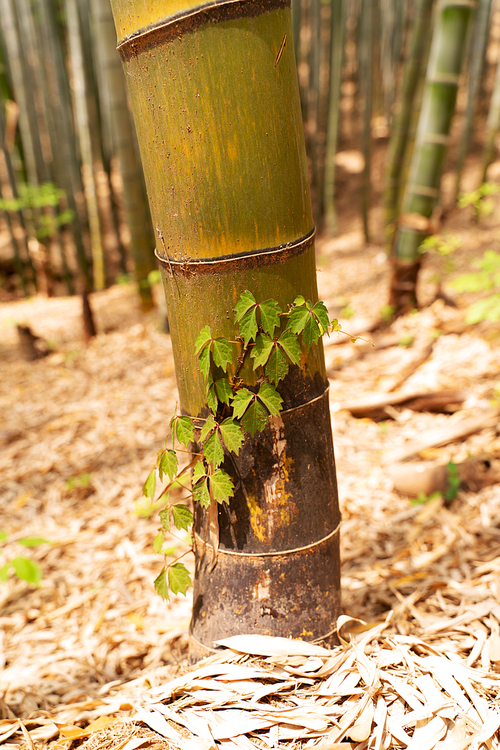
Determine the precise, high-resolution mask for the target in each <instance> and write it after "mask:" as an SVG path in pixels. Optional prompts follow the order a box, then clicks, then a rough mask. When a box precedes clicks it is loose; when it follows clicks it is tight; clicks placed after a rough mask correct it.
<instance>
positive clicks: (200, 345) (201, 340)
mask: <svg viewBox="0 0 500 750" xmlns="http://www.w3.org/2000/svg"><path fill="white" fill-rule="evenodd" d="M211 341H212V332H211V330H210V326H204V327H203V328H202V329H201V331H200V332H199V334H198V338H197V339H196V341H195V344H194V347H195V352H196V354H198V353H199V352H201V350H202V349H204V347H206V345H207V344H208V343H209V342H211Z"/></svg>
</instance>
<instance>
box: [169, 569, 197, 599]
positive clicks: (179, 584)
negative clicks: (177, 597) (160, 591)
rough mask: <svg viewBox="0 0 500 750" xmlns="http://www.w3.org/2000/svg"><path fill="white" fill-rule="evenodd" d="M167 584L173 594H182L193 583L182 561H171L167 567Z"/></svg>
mask: <svg viewBox="0 0 500 750" xmlns="http://www.w3.org/2000/svg"><path fill="white" fill-rule="evenodd" d="M168 585H169V586H170V588H171V590H172V592H173V593H174V594H184V596H185V595H186V591H187V590H188V588H189V587H190V586H192V585H193V584H192V583H191V576H190V575H189V571H188V569H187V568H186V566H185V565H183V563H179V562H178V563H172V565H170V567H169V569H168Z"/></svg>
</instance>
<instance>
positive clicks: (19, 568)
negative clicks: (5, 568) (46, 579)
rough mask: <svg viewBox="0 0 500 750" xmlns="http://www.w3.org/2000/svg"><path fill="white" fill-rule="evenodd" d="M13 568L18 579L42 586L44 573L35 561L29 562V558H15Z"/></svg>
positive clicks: (12, 561) (12, 562)
mask: <svg viewBox="0 0 500 750" xmlns="http://www.w3.org/2000/svg"><path fill="white" fill-rule="evenodd" d="M11 564H12V567H13V568H14V572H15V574H16V576H17V577H18V578H20V579H21V580H22V581H27V583H33V584H34V585H35V586H39V585H40V581H41V580H42V571H41V569H40V566H39V565H38V563H36V562H35V561H34V560H28V558H27V557H14V559H13V560H11Z"/></svg>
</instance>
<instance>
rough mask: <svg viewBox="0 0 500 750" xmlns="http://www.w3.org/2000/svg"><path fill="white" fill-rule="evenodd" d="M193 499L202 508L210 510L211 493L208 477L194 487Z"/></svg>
mask: <svg viewBox="0 0 500 750" xmlns="http://www.w3.org/2000/svg"><path fill="white" fill-rule="evenodd" d="M193 499H194V501H195V502H196V503H199V504H200V505H201V506H202V508H208V506H209V505H210V493H209V491H208V484H207V478H206V477H205V479H202V480H201V481H199V482H197V483H196V484H195V485H193Z"/></svg>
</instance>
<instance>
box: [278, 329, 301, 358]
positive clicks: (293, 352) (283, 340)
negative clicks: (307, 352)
mask: <svg viewBox="0 0 500 750" xmlns="http://www.w3.org/2000/svg"><path fill="white" fill-rule="evenodd" d="M278 344H279V346H281V348H282V349H283V351H284V352H285V354H286V356H287V357H288V359H289V360H291V362H293V364H294V365H300V356H301V351H300V344H299V342H298V340H297V336H296V335H295V334H294V333H291V332H290V331H283V333H282V334H281V336H280V337H279V339H278Z"/></svg>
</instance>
